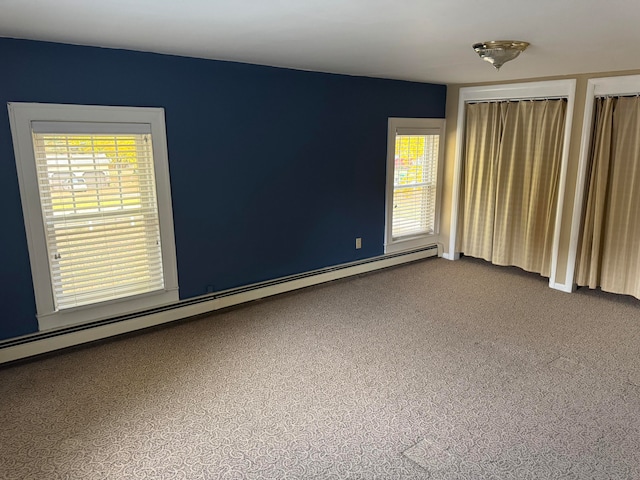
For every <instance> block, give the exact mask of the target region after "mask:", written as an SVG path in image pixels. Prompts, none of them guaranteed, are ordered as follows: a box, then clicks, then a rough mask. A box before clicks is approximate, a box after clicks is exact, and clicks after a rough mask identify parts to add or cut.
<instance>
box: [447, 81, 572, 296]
mask: <svg viewBox="0 0 640 480" xmlns="http://www.w3.org/2000/svg"><path fill="white" fill-rule="evenodd" d="M575 94H576V80H575V79H572V80H549V81H541V82H527V83H513V84H505V85H487V86H481V87H463V88H461V89H460V97H459V101H458V119H457V125H458V129H457V132H456V152H455V164H454V169H453V188H452V195H451V224H450V228H449V251H448V252H447V253H445V254H444V255H443V257H444V258H446V259H448V260H457V259H459V258H460V252H457V251H456V236H457V233H458V215H459V208H460V206H459V204H460V183H461V181H462V155H463V152H464V144H463V143H464V135H465V124H466V119H465V104H467V103H470V102H485V101H503V100H534V99H545V98H566V99H567V115H566V118H565V125H564V140H563V145H562V159H561V163H560V179H559V182H558V200H557V202H558V203H557V205H556V218H555V227H554V236H553V247H552V253H551V274H550V276H549V286H550V287H551V288H553V289H556V290H561V291H563V292H571V291H572V288H573V287H572V284H571V283H569V284H567V283H559V282H556V272H557V269H558V255H559V248H560V247H559V246H560V227H561V221H562V210H563V206H564V196H565V190H566V185H567V168H568V163H569V144H570V143H571V125H572V123H573V105H574V102H575Z"/></svg>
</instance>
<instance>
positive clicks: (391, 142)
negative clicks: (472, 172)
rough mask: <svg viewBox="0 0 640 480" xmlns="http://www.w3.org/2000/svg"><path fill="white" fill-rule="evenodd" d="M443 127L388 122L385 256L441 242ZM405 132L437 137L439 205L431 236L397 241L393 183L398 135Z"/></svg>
mask: <svg viewBox="0 0 640 480" xmlns="http://www.w3.org/2000/svg"><path fill="white" fill-rule="evenodd" d="M444 127H445V121H444V119H443V118H396V117H391V118H389V121H388V130H387V132H388V136H387V185H386V202H385V212H386V215H385V227H384V231H385V233H384V253H385V254H388V253H396V252H401V251H405V250H413V249H416V248H421V247H427V246H430V245H435V244H437V243H438V241H439V235H440V208H441V202H440V199H441V198H442V171H443V164H444V140H445V137H444ZM399 129H400V130H402V129H419V130H424V131H425V134H428V135H438V136H439V137H440V140H439V142H438V170H437V183H436V203H435V215H434V219H435V220H434V225H433V233H432V234H424V235H412V236H410V237H406V238H397V239H394V238H393V235H392V227H393V179H394V170H395V154H396V132H397V131H398V130H399Z"/></svg>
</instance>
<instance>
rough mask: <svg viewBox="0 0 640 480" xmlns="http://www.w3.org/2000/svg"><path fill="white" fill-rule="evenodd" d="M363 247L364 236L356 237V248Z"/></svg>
mask: <svg viewBox="0 0 640 480" xmlns="http://www.w3.org/2000/svg"><path fill="white" fill-rule="evenodd" d="M359 248H362V238H360V237H358V238H356V250H357V249H359Z"/></svg>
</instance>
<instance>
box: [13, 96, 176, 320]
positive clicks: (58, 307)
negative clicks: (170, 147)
mask: <svg viewBox="0 0 640 480" xmlns="http://www.w3.org/2000/svg"><path fill="white" fill-rule="evenodd" d="M9 111H10V117H11V125H12V133H13V137H14V146H15V150H16V163H17V167H18V177H19V181H20V188H21V195H22V200H23V210H24V215H25V224H26V226H27V236H28V240H29V253H30V258H31V266H32V275H33V279H34V290H35V294H36V307H37V313H38V321H39V324H40V329H41V330H44V329H49V328H55V327H61V326H66V325H72V324H76V323H83V322H87V321H93V320H98V319H101V318H108V317H113V316H117V315H122V314H125V313H132V312H135V311H136V310H141V309H146V308H152V307H157V306H160V305H163V304H167V303H171V302H175V301H177V300H178V293H177V274H176V262H175V244H174V239H173V221H172V214H171V197H170V189H169V177H168V162H167V155H166V139H165V131H164V114H163V111H162V110H161V109H138V108H127V107H83V106H73V105H43V104H18V103H13V104H10V105H9Z"/></svg>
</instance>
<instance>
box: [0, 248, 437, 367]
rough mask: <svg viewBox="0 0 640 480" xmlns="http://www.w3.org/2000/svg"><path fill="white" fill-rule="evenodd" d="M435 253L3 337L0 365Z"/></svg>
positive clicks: (371, 261) (418, 252) (402, 255)
mask: <svg viewBox="0 0 640 480" xmlns="http://www.w3.org/2000/svg"><path fill="white" fill-rule="evenodd" d="M433 256H442V250H441V247H440V246H439V245H433V246H430V247H424V248H419V249H415V250H410V251H406V252H399V253H394V254H390V255H382V256H379V257H373V258H368V259H365V260H360V261H355V262H350V263H344V264H341V265H335V266H331V267H326V268H321V269H318V270H313V271H310V272H305V273H300V274H297V275H290V276H287V277H281V278H278V279H274V280H269V281H266V282H260V283H255V284H252V285H246V286H243V287H238V288H233V289H230V290H224V291H221V292H215V293H210V294H207V295H203V296H200V297H196V298H191V299H187V300H182V301H180V302H177V303H175V304H172V305H168V306H165V307H161V308H155V309H151V310H145V311H142V312H136V313H135V314H130V315H124V316H120V317H114V318H108V319H104V320H100V321H96V322H90V323H85V324H82V325H75V326H72V327H65V328H60V329H56V330H49V331H46V332H38V333H34V334H30V335H25V336H22V337H18V338H13V339H9V340H4V341H1V342H0V364H2V363H7V362H12V361H15V360H20V359H23V358H28V357H31V356H34V355H40V354H43V353H47V352H52V351H54V350H59V349H62V348H67V347H72V346H75V345H80V344H83V343H88V342H93V341H96V340H102V339H105V338H109V337H113V336H116V335H121V334H124V333H129V332H133V331H136V330H141V329H144V328H149V327H153V326H156V325H161V324H163V323H168V322H173V321H176V320H181V319H185V318H189V317H194V316H197V315H202V314H206V313H209V312H214V311H216V310H220V309H222V308H227V307H231V306H234V305H239V304H242V303H246V302H250V301H253V300H258V299H260V298H265V297H270V296H272V295H278V294H280V293H285V292H290V291H292V290H297V289H300V288H305V287H310V286H312V285H318V284H321V283H325V282H330V281H332V280H338V279H340V278H345V277H350V276H353V275H359V274H362V273H366V272H371V271H374V270H380V269H383V268H388V267H393V266H395V265H401V264H403V263H409V262H414V261H417V260H422V259H425V258H428V257H433Z"/></svg>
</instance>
